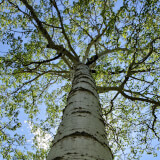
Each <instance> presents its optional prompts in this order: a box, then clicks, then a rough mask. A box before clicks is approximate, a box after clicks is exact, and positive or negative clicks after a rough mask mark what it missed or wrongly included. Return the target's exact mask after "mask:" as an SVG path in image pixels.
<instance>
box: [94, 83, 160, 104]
mask: <svg viewBox="0 0 160 160" xmlns="http://www.w3.org/2000/svg"><path fill="white" fill-rule="evenodd" d="M97 91H98V92H99V93H104V92H109V91H118V92H119V93H121V95H122V96H123V97H125V98H128V99H130V100H132V101H136V100H137V101H142V102H148V103H152V104H155V105H158V106H160V102H159V101H158V102H157V101H155V100H151V99H149V98H148V99H147V98H140V97H133V96H129V95H127V94H126V93H125V91H124V90H122V89H121V88H120V87H100V86H98V87H97Z"/></svg>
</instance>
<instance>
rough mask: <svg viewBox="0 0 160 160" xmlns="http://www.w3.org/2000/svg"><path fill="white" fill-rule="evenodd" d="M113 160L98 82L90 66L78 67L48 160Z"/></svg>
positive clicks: (81, 65)
mask: <svg viewBox="0 0 160 160" xmlns="http://www.w3.org/2000/svg"><path fill="white" fill-rule="evenodd" d="M112 159H113V158H112V153H111V151H110V149H109V147H108V144H107V139H106V133H105V125H104V121H103V118H102V112H101V108H100V103H99V96H98V94H97V92H96V85H95V82H94V80H93V78H92V76H91V74H90V70H89V68H88V66H87V65H84V64H79V65H77V66H76V68H75V71H74V78H73V82H72V89H71V91H70V93H69V95H68V100H67V106H66V107H65V109H64V113H63V118H62V122H61V124H60V126H59V128H58V131H57V134H56V136H55V138H54V141H53V146H52V148H51V150H50V152H49V154H48V157H47V160H112Z"/></svg>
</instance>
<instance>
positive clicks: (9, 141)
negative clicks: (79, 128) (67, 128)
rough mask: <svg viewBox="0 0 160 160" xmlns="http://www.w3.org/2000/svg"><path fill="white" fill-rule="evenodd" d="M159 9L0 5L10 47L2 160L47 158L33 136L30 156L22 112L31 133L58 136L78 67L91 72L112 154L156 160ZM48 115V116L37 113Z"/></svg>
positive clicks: (101, 1)
mask: <svg viewBox="0 0 160 160" xmlns="http://www.w3.org/2000/svg"><path fill="white" fill-rule="evenodd" d="M158 8H159V2H158V1H157V0H152V1H146V0H126V1H120V0H119V1H118V2H116V1H114V0H107V1H106V0H85V1H81V0H79V1H78V0H77V1H69V0H64V1H62V0H50V1H49V0H1V2H0V11H1V12H0V19H1V21H0V28H1V30H0V37H1V43H2V44H3V45H4V47H5V46H7V48H8V49H7V52H6V53H4V52H1V58H0V61H1V64H0V71H1V77H0V79H1V80H0V82H1V87H0V88H1V92H0V97H1V99H0V104H1V108H0V115H1V116H0V119H1V121H0V137H1V140H0V145H1V150H0V153H1V154H2V155H3V158H4V159H13V157H17V158H19V159H32V158H33V159H35V158H38V157H39V159H40V157H41V159H44V157H45V154H46V150H44V148H39V147H38V145H37V139H36V136H35V138H34V143H33V147H34V151H33V152H31V151H28V152H27V151H26V148H27V142H26V138H25V136H26V135H22V134H21V133H20V132H19V131H20V130H19V129H20V128H21V127H23V126H22V125H23V124H22V121H21V113H22V114H23V116H24V115H25V114H26V115H27V116H28V119H27V120H28V123H29V124H31V126H32V131H33V132H35V131H36V130H37V129H40V130H41V131H43V134H44V133H45V132H47V133H50V134H52V135H53V129H52V128H54V127H55V126H57V124H58V123H59V121H58V119H59V117H60V115H61V111H62V110H63V108H64V106H65V102H66V95H67V93H68V91H69V90H70V87H71V76H70V75H71V74H72V70H73V66H74V65H75V64H77V63H78V62H82V63H84V64H87V65H88V66H89V67H90V69H91V70H92V76H93V77H94V79H95V81H96V85H97V91H98V92H99V93H100V94H99V95H100V100H101V104H102V112H103V117H104V119H105V124H106V132H107V134H108V140H109V143H110V146H111V149H112V151H113V154H114V156H115V157H117V158H118V159H120V157H121V158H122V159H125V158H127V159H139V158H140V156H141V155H142V154H143V153H146V152H147V153H148V154H153V155H154V156H156V154H157V150H160V148H159V145H158V144H159V141H160V135H159V133H160V118H159V117H158V114H159V113H160V112H159V108H160V100H159V99H160V93H159V86H160V82H159V79H158V78H159V75H160V63H159V60H160V57H159V48H158V47H159V46H158V43H159V39H160V36H159V35H160V33H159V26H158V24H159V9H158ZM2 49H3V48H2ZM2 49H1V50H2ZM42 107H46V110H45V109H44V108H42ZM45 111H46V117H45V118H44V115H43V114H40V115H39V113H41V112H42V113H44V112H45ZM43 134H42V136H43ZM154 140H156V144H155V143H153V141H154ZM18 146H24V148H23V147H18ZM24 150H25V151H24Z"/></svg>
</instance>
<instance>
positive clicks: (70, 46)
mask: <svg viewBox="0 0 160 160" xmlns="http://www.w3.org/2000/svg"><path fill="white" fill-rule="evenodd" d="M51 2H52V4H53V6H54V7H55V9H56V11H57V14H58V17H59V20H60V24H61V27H62V33H63V35H64V37H65V39H66V41H67V43H68V47H69V48H70V50H71V51H72V52H73V54H74V56H75V57H76V59H77V60H79V57H78V55H77V54H76V52H75V51H74V49H73V47H72V45H71V43H70V40H69V38H68V36H67V34H66V32H65V29H64V25H63V20H62V17H61V13H60V11H59V9H58V7H57V4H56V1H55V0H52V1H51Z"/></svg>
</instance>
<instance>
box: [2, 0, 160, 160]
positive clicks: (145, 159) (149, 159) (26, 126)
mask: <svg viewBox="0 0 160 160" xmlns="http://www.w3.org/2000/svg"><path fill="white" fill-rule="evenodd" d="M122 2H123V1H122V0H118V1H117V7H115V10H117V9H118V8H119V7H120V6H121V5H122ZM8 49H9V46H7V45H3V44H2V43H1V42H0V56H3V55H4V54H5V52H7V51H8ZM40 108H41V110H40V113H39V115H38V116H44V115H45V108H46V107H45V105H44V106H42V107H40ZM19 118H20V120H21V122H22V128H20V129H19V130H18V132H21V133H22V134H25V135H26V137H27V139H28V149H29V150H32V148H31V145H30V144H32V138H33V136H34V134H36V132H35V133H31V132H30V129H31V128H32V125H31V124H30V123H28V122H27V115H26V114H25V113H24V111H23V109H22V110H21V113H20V116H19ZM37 134H38V131H37ZM47 136H48V137H50V136H49V135H47ZM156 143H157V142H156V141H154V142H153V144H156ZM0 159H2V156H0ZM140 160H160V152H159V153H158V156H157V157H153V156H152V155H148V154H147V153H144V154H143V156H142V158H141V159H140Z"/></svg>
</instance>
